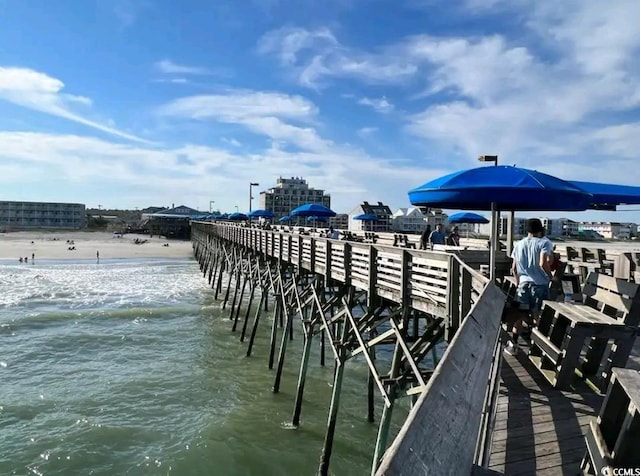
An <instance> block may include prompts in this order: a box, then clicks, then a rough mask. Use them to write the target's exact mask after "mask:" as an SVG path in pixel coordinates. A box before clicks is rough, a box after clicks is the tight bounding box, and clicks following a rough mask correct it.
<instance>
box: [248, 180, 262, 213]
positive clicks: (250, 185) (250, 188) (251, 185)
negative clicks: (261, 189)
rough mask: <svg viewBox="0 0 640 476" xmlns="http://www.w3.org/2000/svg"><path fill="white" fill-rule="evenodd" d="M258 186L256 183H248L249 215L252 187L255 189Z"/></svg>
mask: <svg viewBox="0 0 640 476" xmlns="http://www.w3.org/2000/svg"><path fill="white" fill-rule="evenodd" d="M259 185H260V184H259V183H258V182H250V183H249V213H251V202H252V201H253V194H252V189H253V187H257V186H259Z"/></svg>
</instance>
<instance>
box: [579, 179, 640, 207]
mask: <svg viewBox="0 0 640 476" xmlns="http://www.w3.org/2000/svg"><path fill="white" fill-rule="evenodd" d="M570 183H571V184H573V185H575V186H577V187H579V188H581V189H582V190H584V191H585V192H587V193H590V194H591V195H593V202H592V203H591V207H590V208H595V209H610V210H615V209H616V206H617V205H623V204H624V205H638V204H640V187H632V186H630V185H614V184H609V183H594V182H576V181H573V180H572V181H571V182H570Z"/></svg>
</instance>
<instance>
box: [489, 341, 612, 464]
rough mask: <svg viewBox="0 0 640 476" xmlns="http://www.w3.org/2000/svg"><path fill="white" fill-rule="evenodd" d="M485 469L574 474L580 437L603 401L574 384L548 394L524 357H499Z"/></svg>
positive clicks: (544, 382)
mask: <svg viewBox="0 0 640 476" xmlns="http://www.w3.org/2000/svg"><path fill="white" fill-rule="evenodd" d="M499 392H500V393H499V398H498V408H497V414H496V423H495V430H494V433H493V445H492V448H491V458H490V463H489V465H490V468H491V469H492V470H494V471H499V472H501V473H504V474H508V475H509V476H511V475H528V474H531V475H535V474H549V475H551V474H553V475H557V474H567V475H575V474H579V473H580V461H581V460H582V457H583V456H584V454H585V452H586V445H585V439H584V433H585V431H586V429H587V428H588V425H589V419H590V418H592V417H594V416H595V415H596V414H597V413H598V410H599V409H600V404H601V403H602V400H603V397H602V396H600V395H597V394H595V393H594V392H593V390H591V389H590V388H589V387H588V386H587V385H586V384H584V383H583V382H580V381H578V380H577V379H576V380H575V383H574V385H573V386H572V387H571V389H569V390H567V391H560V390H555V389H553V388H552V387H551V386H550V384H549V383H548V381H547V380H546V379H545V378H544V377H543V376H542V375H541V374H540V372H539V370H538V369H536V367H535V366H534V365H533V364H532V363H531V362H530V361H529V358H528V357H527V355H526V352H520V353H519V354H518V355H517V356H515V357H514V356H510V355H508V354H504V360H503V364H502V379H501V383H500V390H499Z"/></svg>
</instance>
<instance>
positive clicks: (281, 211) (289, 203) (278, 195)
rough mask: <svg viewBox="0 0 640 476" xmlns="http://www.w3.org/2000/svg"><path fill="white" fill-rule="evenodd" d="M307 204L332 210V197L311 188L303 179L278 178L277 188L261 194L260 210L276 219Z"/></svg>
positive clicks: (322, 191)
mask: <svg viewBox="0 0 640 476" xmlns="http://www.w3.org/2000/svg"><path fill="white" fill-rule="evenodd" d="M307 203H319V204H321V205H324V206H325V207H327V208H331V196H330V195H329V194H327V193H325V192H324V190H319V189H315V188H311V187H309V185H308V184H307V181H306V180H304V179H303V178H302V177H291V178H282V177H278V180H276V185H275V187H271V188H270V189H268V190H264V191H262V192H260V208H262V209H264V210H269V211H271V212H273V213H274V215H275V216H276V219H277V218H280V217H283V216H287V215H289V213H291V210H293V209H294V208H297V207H299V206H300V205H305V204H307Z"/></svg>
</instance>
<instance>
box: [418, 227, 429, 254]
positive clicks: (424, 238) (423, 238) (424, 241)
mask: <svg viewBox="0 0 640 476" xmlns="http://www.w3.org/2000/svg"><path fill="white" fill-rule="evenodd" d="M429 236H431V225H427V227H426V228H425V229H424V231H423V232H422V235H420V249H421V250H426V249H427V245H428V244H429Z"/></svg>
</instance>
